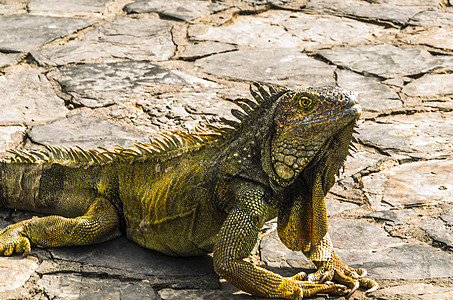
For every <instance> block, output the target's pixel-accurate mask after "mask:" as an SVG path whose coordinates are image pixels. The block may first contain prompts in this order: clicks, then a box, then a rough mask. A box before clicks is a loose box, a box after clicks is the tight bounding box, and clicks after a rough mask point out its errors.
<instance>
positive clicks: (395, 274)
mask: <svg viewBox="0 0 453 300" xmlns="http://www.w3.org/2000/svg"><path fill="white" fill-rule="evenodd" d="M329 233H330V236H331V238H332V242H333V245H334V248H335V252H336V253H337V255H338V257H339V258H340V261H342V262H343V263H345V264H347V265H349V266H351V267H354V268H357V267H360V268H364V269H366V270H367V271H368V277H369V278H373V279H427V278H439V277H451V276H453V259H452V256H451V255H450V254H447V253H446V252H443V251H440V250H438V249H435V248H433V247H430V246H427V245H419V244H407V243H402V240H400V239H398V238H393V237H390V236H389V235H388V234H387V233H386V232H385V231H384V230H382V229H381V228H380V226H376V225H372V224H370V223H367V222H364V221H361V220H332V221H330V222H329Z"/></svg>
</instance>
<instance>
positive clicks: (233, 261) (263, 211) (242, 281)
mask: <svg viewBox="0 0 453 300" xmlns="http://www.w3.org/2000/svg"><path fill="white" fill-rule="evenodd" d="M243 190H244V192H243V193H241V194H239V196H238V204H237V205H236V207H235V208H234V209H233V210H232V211H231V212H230V213H229V215H228V217H227V219H226V221H225V222H224V224H223V225H222V228H221V230H220V232H219V234H218V236H217V241H216V244H215V247H214V268H215V270H216V272H217V273H218V274H219V275H220V276H222V277H224V278H225V279H227V280H228V281H230V282H231V283H232V284H233V285H235V286H236V287H238V288H240V289H242V290H244V291H246V292H249V293H251V294H253V295H256V296H262V297H272V298H285V299H301V298H302V297H304V296H312V295H315V294H318V293H331V294H336V295H344V294H346V293H347V289H346V287H345V286H343V285H337V284H329V283H324V284H318V283H311V282H307V281H302V280H301V279H303V278H302V277H303V275H302V276H301V275H296V276H293V277H282V276H280V275H278V274H275V273H273V272H270V271H268V270H266V269H263V268H261V267H258V266H256V265H253V264H252V263H250V262H247V261H244V259H245V258H247V257H248V256H249V255H250V253H251V251H252V249H253V247H254V245H255V244H256V241H257V237H258V231H259V230H260V229H261V227H262V225H263V223H264V220H265V218H266V215H267V213H268V210H269V207H268V205H267V204H266V203H265V201H264V199H263V198H264V197H263V195H264V192H263V191H260V190H259V189H256V188H255V189H250V185H249V186H248V188H244V189H243Z"/></svg>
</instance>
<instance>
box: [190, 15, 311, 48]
mask: <svg viewBox="0 0 453 300" xmlns="http://www.w3.org/2000/svg"><path fill="white" fill-rule="evenodd" d="M287 18H289V12H281V11H272V12H266V13H262V14H259V15H258V16H238V17H236V18H235V19H234V21H233V22H232V23H231V24H227V25H224V26H219V27H213V26H210V25H208V24H196V25H190V26H189V38H190V39H192V40H196V41H217V42H224V43H231V42H233V43H234V44H236V45H243V46H248V47H252V48H298V47H303V42H302V40H301V39H299V38H297V37H295V36H294V34H292V33H291V32H288V31H287V30H286V29H285V28H284V27H283V26H281V25H280V22H282V21H284V20H285V19H287Z"/></svg>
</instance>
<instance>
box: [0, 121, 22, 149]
mask: <svg viewBox="0 0 453 300" xmlns="http://www.w3.org/2000/svg"><path fill="white" fill-rule="evenodd" d="M25 130H26V127H22V126H5V127H3V126H1V127H0V136H1V137H2V138H1V139H0V152H4V151H6V150H7V149H12V148H18V147H19V146H20V145H21V143H22V142H23V140H24V134H25Z"/></svg>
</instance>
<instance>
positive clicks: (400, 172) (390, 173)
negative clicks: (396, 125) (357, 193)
mask: <svg viewBox="0 0 453 300" xmlns="http://www.w3.org/2000/svg"><path fill="white" fill-rule="evenodd" d="M452 168H453V161H452V160H431V161H420V162H413V163H406V164H402V165H399V166H395V167H393V168H389V169H386V170H383V171H381V172H379V173H375V174H371V175H370V176H366V177H364V178H363V179H362V180H363V184H364V191H365V193H369V194H373V193H374V194H376V193H377V194H379V197H380V198H381V201H382V202H385V203H387V204H389V205H391V206H392V207H396V208H402V207H411V206H424V205H436V204H439V203H442V202H451V201H452V199H453V185H452V182H453V173H452V172H451V170H452Z"/></svg>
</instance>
